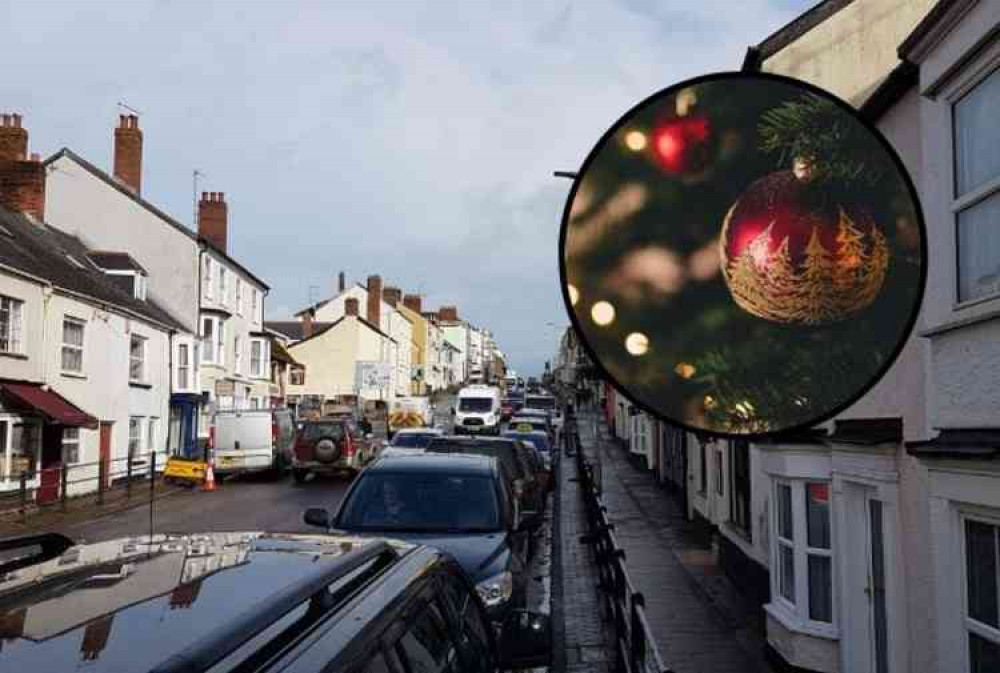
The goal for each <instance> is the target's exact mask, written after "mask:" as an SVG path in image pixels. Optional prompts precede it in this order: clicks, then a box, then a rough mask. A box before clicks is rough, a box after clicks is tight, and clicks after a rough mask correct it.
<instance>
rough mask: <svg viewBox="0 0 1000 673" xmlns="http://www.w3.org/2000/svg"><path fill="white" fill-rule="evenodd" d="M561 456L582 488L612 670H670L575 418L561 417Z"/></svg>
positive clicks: (656, 672)
mask: <svg viewBox="0 0 1000 673" xmlns="http://www.w3.org/2000/svg"><path fill="white" fill-rule="evenodd" d="M565 427H566V432H565V434H564V441H565V443H566V451H567V455H573V454H575V455H576V467H577V481H578V482H579V484H580V489H581V491H582V492H583V501H584V509H585V511H586V514H587V525H588V531H589V533H588V534H587V535H585V536H583V537H582V538H581V542H583V543H585V544H590V545H593V548H594V555H595V557H596V559H597V567H598V577H599V582H598V589H599V591H600V592H601V594H602V598H603V600H602V608H603V611H604V616H605V617H606V618H607V619H609V620H610V621H611V623H612V624H614V627H615V631H614V633H615V671H616V673H672V671H671V669H669V668H667V667H666V666H665V665H664V663H663V657H662V656H661V655H660V650H659V648H658V647H657V645H656V639H655V638H654V637H653V634H652V632H651V630H650V628H649V621H648V620H647V618H646V610H645V599H644V598H643V595H642V593H641V592H638V591H636V590H635V585H634V584H633V583H632V580H631V578H630V577H629V574H628V568H627V567H626V565H625V550H624V549H622V548H621V547H619V546H618V541H617V539H616V538H615V533H614V529H615V526H614V524H613V523H611V522H610V521H609V520H608V514H607V512H608V509H607V507H605V505H604V503H603V502H602V500H601V490H600V483H601V481H600V479H601V474H600V466H601V463H600V460H599V458H600V456H599V455H598V456H596V460H593V461H592V460H591V459H590V458H589V457H588V456H587V455H586V454H585V452H584V451H583V447H582V446H581V445H580V435H579V431H578V428H577V427H576V419H575V418H573V417H571V416H568V417H567V418H566V426H565Z"/></svg>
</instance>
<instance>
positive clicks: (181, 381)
mask: <svg viewBox="0 0 1000 673" xmlns="http://www.w3.org/2000/svg"><path fill="white" fill-rule="evenodd" d="M193 351H194V348H193V345H192V344H189V343H187V342H186V341H185V342H182V343H179V344H177V389H178V390H191V384H192V383H193V376H192V373H193V369H194V367H192V362H193V360H194V355H193ZM181 353H184V354H185V355H186V359H187V362H186V363H184V362H182V361H181V360H182V358H181ZM182 372H183V376H182Z"/></svg>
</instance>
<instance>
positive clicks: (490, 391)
mask: <svg viewBox="0 0 1000 673" xmlns="http://www.w3.org/2000/svg"><path fill="white" fill-rule="evenodd" d="M500 400H501V397H500V389H499V388H497V387H495V386H488V385H484V384H479V385H470V386H466V387H465V388H462V389H461V390H459V391H458V403H457V404H456V405H455V434H461V433H469V434H491V435H499V434H500Z"/></svg>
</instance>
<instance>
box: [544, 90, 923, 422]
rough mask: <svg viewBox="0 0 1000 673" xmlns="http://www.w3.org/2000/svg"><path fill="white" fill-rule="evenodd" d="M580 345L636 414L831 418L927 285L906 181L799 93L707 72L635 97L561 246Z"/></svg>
mask: <svg viewBox="0 0 1000 673" xmlns="http://www.w3.org/2000/svg"><path fill="white" fill-rule="evenodd" d="M560 248H561V250H560V271H561V276H562V278H561V280H562V283H563V296H564V299H565V301H566V305H567V307H568V309H569V313H570V318H571V320H572V322H573V325H574V327H575V328H576V331H577V332H578V333H579V335H580V337H581V341H582V343H583V346H584V347H585V349H586V350H587V351H588V353H589V355H590V356H591V358H592V359H593V361H594V363H595V364H596V365H597V366H598V368H599V369H600V370H602V372H603V373H604V374H605V375H606V376H607V377H608V378H609V379H610V380H611V382H612V383H613V384H614V385H615V386H616V387H617V388H618V389H619V390H621V391H622V392H623V393H624V394H625V395H626V396H627V397H629V398H630V399H631V400H632V401H633V402H634V403H635V404H636V405H638V406H639V407H641V408H643V409H645V410H647V411H649V412H651V413H653V414H654V415H656V416H658V417H660V418H662V419H663V420H666V421H668V422H670V423H673V424H676V425H680V426H683V427H685V428H688V429H692V430H696V431H703V432H707V433H711V434H715V435H720V436H739V437H754V436H761V435H773V434H775V433H783V432H788V431H793V430H797V429H801V428H805V427H808V426H813V425H815V424H817V423H820V422H822V421H824V420H827V419H829V418H830V417H832V416H834V415H835V414H837V413H839V412H840V411H842V410H844V409H845V408H847V407H848V406H850V405H851V404H853V403H854V402H855V401H857V400H858V398H859V397H861V396H862V395H863V394H864V393H865V392H867V391H868V390H869V389H870V388H871V387H872V386H873V385H875V383H877V382H878V380H879V378H880V377H881V376H882V375H883V374H884V373H885V372H886V370H887V369H888V368H889V367H890V365H891V364H892V362H893V361H894V360H895V359H896V357H897V356H898V354H899V352H900V351H901V350H902V347H903V345H904V343H905V341H906V339H907V338H908V337H909V335H910V332H911V331H912V328H913V325H914V323H915V322H916V317H917V312H918V310H919V307H920V302H921V299H922V298H923V292H924V284H925V280H926V259H927V255H926V241H925V231H924V221H923V215H922V212H921V209H920V204H919V202H918V199H917V194H916V190H915V189H914V187H913V182H912V180H911V179H910V177H909V175H908V174H907V172H906V169H905V167H904V166H903V164H902V162H901V161H900V159H899V157H898V156H897V154H896V152H895V151H894V150H893V148H892V146H891V145H890V144H889V143H888V142H887V141H886V140H885V138H884V137H883V136H882V135H881V133H879V131H878V130H877V129H876V128H875V127H874V126H873V125H871V124H870V123H868V122H866V121H865V120H863V119H862V118H861V117H860V116H859V115H858V113H857V112H856V111H855V110H854V109H853V108H851V107H850V106H849V105H848V104H846V103H844V102H843V101H840V100H839V99H837V98H835V97H834V96H832V95H831V94H829V93H826V92H824V91H822V90H820V89H818V88H816V87H814V86H812V85H809V84H806V83H803V82H800V81H798V80H794V79H791V78H787V77H781V76H777V75H768V74H762V73H720V74H716V75H709V76H705V77H700V78H697V79H694V80H689V81H686V82H682V83H681V84H678V85H676V86H673V87H670V88H668V89H665V90H664V91H661V92H660V93H658V94H655V95H654V96H652V97H650V98H648V99H647V100H645V101H643V102H642V103H640V104H639V105H637V106H636V107H635V108H633V109H632V110H630V111H629V112H628V113H626V114H625V116H624V117H622V118H621V120H619V121H618V123H616V124H615V125H614V126H613V127H612V128H611V129H610V130H609V131H608V132H607V133H606V134H605V135H604V136H603V137H602V138H601V139H600V141H599V142H598V143H597V146H596V147H595V148H594V149H593V150H592V151H591V153H590V155H589V156H588V157H587V160H586V161H585V162H584V164H583V168H582V169H581V171H580V173H579V174H578V175H577V177H576V180H575V182H574V184H573V188H572V190H571V192H570V196H569V200H568V202H567V204H566V208H565V212H564V215H563V222H562V232H561V235H560Z"/></svg>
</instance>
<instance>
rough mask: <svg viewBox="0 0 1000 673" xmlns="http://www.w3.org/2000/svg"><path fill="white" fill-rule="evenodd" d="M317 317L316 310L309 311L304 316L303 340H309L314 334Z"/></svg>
mask: <svg viewBox="0 0 1000 673" xmlns="http://www.w3.org/2000/svg"><path fill="white" fill-rule="evenodd" d="M315 315H316V310H315V309H309V310H308V311H306V312H305V313H303V314H302V338H303V339H308V338H309V337H311V336H312V333H313V318H314V317H315Z"/></svg>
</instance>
